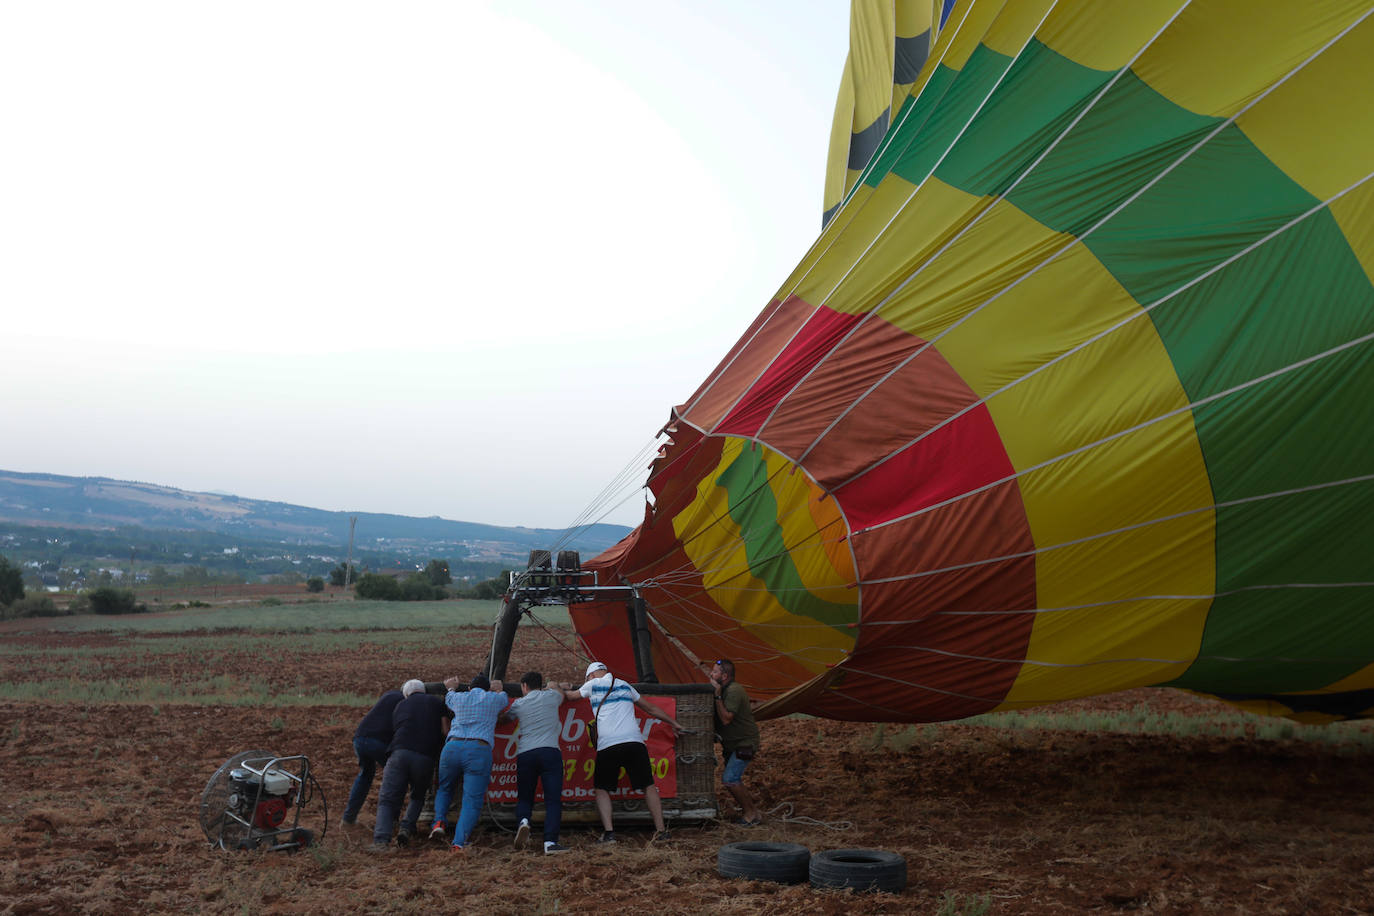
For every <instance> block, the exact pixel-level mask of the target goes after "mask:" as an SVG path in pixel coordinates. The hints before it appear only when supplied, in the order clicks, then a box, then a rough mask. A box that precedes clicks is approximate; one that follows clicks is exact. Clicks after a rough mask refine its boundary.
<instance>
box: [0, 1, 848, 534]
mask: <svg viewBox="0 0 1374 916" xmlns="http://www.w3.org/2000/svg"><path fill="white" fill-rule="evenodd" d="M848 14H849V3H848V2H846V0H814V2H803V0H747V2H746V0H690V2H673V0H652V2H646V0H595V2H593V0H585V2H569V0H507V2H499V3H498V2H479V0H467V2H464V0H448V2H425V0H405V2H391V3H383V2H371V3H362V2H348V0H328V2H298V0H272V2H254V0H236V2H234V3H225V2H220V3H211V2H195V0H168V2H145V0H121V2H109V0H98V2H69V0H42V2H34V3H5V4H0V85H3V86H4V87H5V88H4V90H3V91H2V92H0V123H2V124H3V131H4V135H5V139H4V141H3V143H0V316H2V317H0V321H3V324H2V325H0V468H3V469H5V470H16V471H37V472H49V473H55V474H68V475H76V476H99V477H113V478H116V479H121V480H138V481H144V482H148V483H157V484H165V485H168V486H174V487H179V488H183V489H189V490H216V491H223V492H229V493H234V494H237V495H239V496H244V497H250V498H255V499H270V500H280V501H283V502H289V503H297V504H301V505H308V506H314V507H318V508H322V509H333V510H346V511H362V512H394V513H400V514H404V515H421V516H425V515H440V516H443V517H444V518H450V519H460V520H464V521H476V522H487V523H491V524H498V525H526V526H529V527H553V528H557V527H563V526H565V525H567V524H569V523H571V522H573V521H574V519H577V518H579V517H580V516H581V515H583V513H584V510H587V509H588V508H589V507H590V506H592V505H593V504H594V503H595V504H598V505H599V502H598V497H599V495H600V494H601V493H602V491H603V489H604V488H605V487H607V485H608V484H610V483H611V482H612V481H613V480H615V479H616V478H617V475H619V474H620V473H621V472H622V470H624V469H625V468H626V466H627V462H629V461H630V460H631V459H633V458H634V457H635V456H636V455H637V454H638V453H639V451H640V450H641V448H643V447H644V446H645V445H647V444H648V443H649V442H650V441H651V440H652V438H653V436H654V433H655V432H656V431H657V430H658V429H659V427H660V426H662V425H663V422H664V421H665V420H666V419H667V416H668V410H669V408H670V407H671V406H672V405H674V404H676V403H680V402H682V401H683V400H685V399H686V398H687V397H688V396H689V395H690V394H691V393H692V391H693V390H694V389H695V388H696V386H697V384H698V383H699V382H700V381H701V380H702V379H703V378H704V377H705V376H706V374H707V373H708V372H709V371H710V370H711V369H712V368H713V367H714V366H715V365H716V363H717V362H718V361H719V359H720V357H721V356H722V355H723V354H724V353H725V351H726V350H727V349H728V348H729V347H730V346H731V344H733V343H734V341H735V339H736V338H737V337H738V336H739V335H740V333H741V332H742V331H743V330H744V328H745V327H746V326H747V325H748V323H749V322H750V320H751V319H752V318H753V317H754V315H755V314H756V313H757V312H758V311H759V310H760V309H761V308H762V307H763V306H764V304H766V302H767V301H768V299H769V297H770V296H771V295H772V294H773V293H774V291H775V290H776V289H777V288H778V286H780V285H781V283H782V281H783V280H784V279H785V278H786V276H787V274H788V272H789V271H790V270H791V268H792V267H793V266H794V265H795V264H796V263H797V261H798V260H800V258H801V256H802V255H803V254H804V252H805V250H806V248H807V247H808V246H809V245H810V243H811V242H812V240H813V239H814V238H815V236H816V234H817V232H818V231H819V227H820V214H821V191H822V185H823V177H824V166H825V152H826V144H827V140H828V135H829V130H830V121H831V115H832V112H833V107H834V100H835V94H836V90H837V89H838V86H839V79H840V73H841V70H842V67H843V64H844V58H845V53H846V50H847V47H848ZM629 476H630V479H631V480H632V481H633V483H635V484H639V483H642V481H643V479H644V476H645V471H644V467H643V462H640V464H639V465H637V466H636V467H635V469H634V470H633V471H631V472H630V475H629ZM642 504H643V503H642V497H641V495H640V494H639V493H638V492H635V493H634V494H633V495H632V496H631V498H630V500H629V501H628V502H627V503H624V504H622V505H621V506H620V507H619V508H618V509H616V510H613V511H612V512H611V513H610V514H609V515H608V516H606V517H605V518H604V520H605V521H610V522H618V523H622V524H631V525H632V524H636V523H637V522H638V521H639V519H640V517H641V514H642Z"/></svg>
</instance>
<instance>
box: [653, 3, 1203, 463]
mask: <svg viewBox="0 0 1374 916" xmlns="http://www.w3.org/2000/svg"><path fill="white" fill-rule="evenodd" d="M1187 5H1188V4H1187V3H1184V4H1183V6H1181V7H1179V9H1178V10H1176V11H1175V13H1174V15H1173V17H1171V19H1170V20H1169V23H1171V22H1172V21H1173V18H1176V17H1177V16H1178V15H1179V13H1180V12H1181V11H1182V10H1183V9H1184V8H1185V7H1186V6H1187ZM1047 15H1048V14H1047ZM963 22H964V20H963V19H961V20H960V22H959V25H958V26H956V29H955V33H954V35H952V36H951V41H950V44H947V45H946V46H945V51H947V50H948V48H949V47H950V46H952V43H953V37H956V36H957V33H958V30H959V28H960V27H962V25H963ZM1043 22H1044V19H1043V18H1042V20H1041V23H1043ZM1169 23H1166V24H1165V25H1164V26H1163V27H1161V29H1160V30H1159V31H1158V32H1157V33H1156V34H1155V36H1153V37H1152V38H1151V39H1150V40H1149V41H1148V42H1147V43H1146V44H1145V45H1144V46H1143V47H1142V48H1141V49H1139V50H1138V51H1137V53H1136V56H1135V57H1133V58H1132V60H1131V62H1128V64H1127V65H1126V66H1125V67H1123V68H1121V70H1119V71H1118V73H1117V74H1115V75H1114V76H1113V77H1112V79H1111V80H1110V81H1109V82H1108V83H1107V84H1106V85H1105V86H1104V87H1103V89H1102V90H1101V91H1100V92H1099V93H1098V95H1097V96H1096V97H1095V98H1094V99H1093V100H1092V102H1091V103H1089V105H1088V106H1087V108H1085V109H1084V110H1083V111H1081V112H1080V113H1079V115H1078V116H1077V117H1076V118H1075V119H1074V120H1073V122H1072V123H1070V125H1069V126H1068V127H1067V128H1066V129H1065V130H1064V131H1063V132H1062V133H1061V134H1060V136H1059V137H1058V138H1057V139H1056V140H1055V141H1054V143H1053V144H1051V146H1050V147H1049V148H1047V149H1046V150H1045V151H1044V152H1043V153H1042V155H1041V156H1040V157H1039V158H1037V159H1036V161H1035V162H1034V163H1032V164H1031V166H1030V167H1029V168H1027V169H1026V170H1025V172H1023V173H1022V175H1021V176H1020V177H1018V178H1017V179H1016V182H1015V183H1014V184H1013V185H1012V187H1015V185H1016V184H1019V183H1020V181H1021V180H1023V179H1024V178H1025V176H1026V175H1027V174H1029V173H1030V171H1031V170H1033V169H1034V168H1035V166H1036V165H1038V164H1039V163H1040V161H1042V160H1043V159H1044V158H1045V156H1047V155H1048V154H1049V152H1050V151H1051V150H1052V149H1053V148H1054V146H1055V145H1057V144H1058V143H1059V142H1060V141H1061V140H1062V139H1063V137H1064V136H1066V135H1067V134H1068V133H1069V132H1070V131H1071V130H1072V129H1073V127H1074V126H1075V125H1076V124H1077V123H1078V122H1079V121H1080V120H1081V119H1082V117H1084V116H1085V115H1086V113H1087V110H1088V108H1091V106H1092V105H1095V104H1096V102H1097V101H1098V99H1100V98H1101V97H1102V96H1103V95H1105V94H1106V92H1107V91H1108V90H1109V89H1110V88H1111V86H1112V85H1113V84H1114V83H1115V81H1116V80H1117V79H1119V78H1120V77H1121V75H1122V74H1124V73H1125V72H1126V70H1127V69H1128V68H1129V67H1130V65H1131V64H1132V63H1134V61H1135V59H1137V58H1138V57H1139V55H1140V54H1142V53H1144V51H1145V50H1146V49H1147V48H1148V47H1150V46H1151V45H1152V44H1153V43H1154V41H1155V40H1156V39H1157V38H1158V37H1159V35H1160V34H1162V33H1163V31H1164V30H1165V29H1167V27H1168V24H1169ZM1038 29H1039V25H1037V27H1036V31H1037V32H1038ZM1031 37H1034V33H1033V34H1032V36H1031ZM1029 42H1030V38H1028V39H1027V41H1026V43H1025V44H1023V45H1022V50H1023V51H1024V49H1025V47H1026V46H1027V45H1028V44H1029ZM945 51H942V54H943V53H945ZM1019 54H1020V52H1018V57H1019ZM942 59H943V58H942ZM1014 62H1015V61H1012V62H1011V63H1009V64H1008V68H1007V70H1004V71H1003V74H1002V76H1001V77H999V79H998V81H997V84H996V85H994V86H993V87H992V89H991V90H989V92H988V94H987V95H986V96H985V97H984V99H983V101H982V102H980V104H979V107H978V111H981V109H982V106H983V105H984V104H986V102H987V101H988V99H989V98H991V96H992V94H993V93H994V92H995V91H996V89H997V87H998V86H1000V84H1001V81H1002V79H1003V78H1005V76H1006V73H1007V72H1008V71H1009V70H1010V67H1011V66H1012V64H1014ZM928 85H929V83H928V82H927V84H925V85H924V86H923V87H922V92H924V90H925V88H926V87H927V86H928ZM948 90H949V86H948V85H947V86H946V87H945V89H944V90H943V91H942V93H941V98H943V97H944V93H946V92H948ZM937 102H938V99H937ZM917 107H919V106H917V105H915V104H908V105H905V106H904V110H903V112H902V114H901V115H900V116H899V123H898V128H901V127H902V124H903V123H904V122H905V120H906V118H907V117H908V116H909V115H910V114H911V112H913V111H914V110H915V109H916V108H917ZM934 107H935V106H933V105H932V106H927V120H928V118H929V112H930V111H933V110H934ZM978 111H975V112H974V114H973V115H972V116H970V118H969V120H968V121H966V122H965V124H964V126H963V127H962V128H961V129H960V131H959V134H958V136H956V137H955V140H954V142H952V143H951V144H950V146H949V147H948V148H947V149H946V151H945V153H944V154H942V156H941V159H940V161H943V159H944V156H946V155H948V153H949V151H950V150H951V149H952V148H953V146H954V145H955V144H956V143H957V141H958V139H959V137H962V136H963V134H964V132H965V131H966V130H967V129H968V127H969V126H970V125H971V124H972V121H973V118H974V117H976V115H977V113H978ZM899 132H900V130H893V131H890V132H889V134H888V136H887V138H885V141H884V143H885V146H889V145H890V144H891V143H893V142H895V138H896V136H897V135H898V133H899ZM918 133H919V131H912V132H911V133H910V134H909V135H908V137H907V141H906V146H905V147H904V151H905V150H906V149H909V148H910V144H911V143H913V142H914V141H915V138H916V135H917V134H918ZM880 153H881V150H880ZM877 158H878V156H875V157H874V159H873V160H870V163H869V166H868V167H867V168H868V169H871V168H872V164H873V162H874V161H876V160H877ZM938 165H939V162H937V163H936V164H935V166H932V168H931V171H930V173H928V174H927V176H926V179H923V180H922V182H921V183H920V185H918V187H917V189H916V190H915V191H913V192H912V194H911V195H910V196H909V197H908V198H907V200H906V201H905V202H904V203H903V204H902V208H899V210H898V212H899V213H900V212H901V209H904V208H905V207H906V205H907V204H909V203H910V202H911V200H912V198H914V196H915V194H916V192H917V191H919V189H920V186H923V185H924V183H925V181H926V180H928V179H929V177H930V175H933V174H934V171H935V169H936V168H937V167H938ZM1008 191H1010V188H1009V189H1008ZM866 203H867V202H864V203H862V204H861V207H862V206H865V205H866ZM837 216H838V214H837ZM981 217H982V214H981V213H980V214H979V217H978V219H981ZM894 219H895V217H894ZM976 221H977V220H975V222H976ZM832 222H833V221H832ZM889 225H891V223H889ZM968 228H969V227H966V228H965V229H964V230H963V231H964V232H966V231H968ZM962 234H963V233H962V232H961V233H960V235H962ZM881 235H882V233H881V232H880V233H879V234H878V237H881ZM956 238H957V236H956ZM818 241H819V240H818ZM952 241H953V240H952ZM952 241H951V244H952ZM834 242H835V240H834V239H832V241H831V247H833V244H834ZM875 242H876V238H875ZM870 247H871V246H870ZM945 247H946V248H947V247H948V245H946V246H945ZM813 250H814V245H813ZM828 250H829V247H828V248H827V251H828ZM941 250H942V251H943V250H944V249H943V248H942V249H941ZM937 254H938V252H937ZM861 259H862V253H861V254H860V255H859V257H858V258H856V259H855V262H854V263H855V264H857V263H858V261H859V260H861ZM930 260H934V256H932V258H931V259H930ZM817 263H818V262H817ZM929 263H930V261H929V260H928V261H927V262H926V264H929ZM925 266H926V265H924V264H923V265H922V267H921V268H918V270H917V271H916V273H919V272H920V270H921V269H923V268H924V267H925ZM814 267H815V264H813V267H812V268H809V269H808V274H806V275H809V271H810V269H814ZM851 270H852V267H851ZM806 275H803V277H802V278H801V279H799V280H798V284H797V285H794V287H793V291H795V289H796V288H798V287H799V285H800V282H801V281H802V280H804V279H805V276H806ZM846 275H848V272H846ZM914 276H915V274H912V275H911V276H910V277H908V278H907V280H906V281H905V282H904V285H905V283H909V282H910V281H911V279H913V278H914ZM836 288H838V284H837V286H836ZM833 292H834V290H832V293H833ZM789 295H790V294H789ZM893 295H895V293H894V294H893ZM786 298H787V297H786V296H785V295H784V296H780V297H779V303H781V301H783V300H785V299H786ZM890 299H891V297H890V296H889V298H888V299H886V300H884V302H882V303H879V305H878V306H877V307H876V308H875V310H874V312H870V313H869V314H868V315H865V317H864V318H863V319H861V321H860V324H862V323H863V322H864V321H867V320H868V319H869V318H871V317H872V315H873V314H874V313H875V312H876V310H877V309H880V308H881V307H882V306H883V305H884V304H886V302H887V301H890ZM818 308H819V307H817V310H818ZM777 309H778V306H777V305H775V306H773V312H772V314H770V315H769V316H768V317H767V318H765V319H764V322H763V324H767V322H768V321H769V320H771V318H772V317H773V315H775V314H776V312H777ZM761 327H762V326H760V329H759V330H761ZM757 333H758V331H756V332H755V336H757ZM850 333H853V330H851V332H850ZM794 336H795V335H794ZM847 336H848V335H846V339H847ZM751 340H752V338H751ZM840 343H841V344H842V343H843V340H842V341H841V342H840ZM838 346H839V344H837V345H836V347H835V348H832V350H831V351H830V352H831V354H833V353H834V352H835V349H838ZM747 348H748V347H747V342H746V344H745V345H743V346H741V347H740V348H739V350H738V351H737V355H738V352H743V351H744V350H745V349H747ZM785 348H786V346H785V345H784V347H783V349H784V350H785ZM781 352H782V351H780V352H779V356H780V355H781ZM829 355H830V354H827V356H829ZM776 359H777V357H775V358H774V360H773V361H772V362H770V364H769V365H770V366H771V365H772V363H773V362H776ZM822 361H823V360H822ZM729 365H730V363H726V364H725V365H724V366H723V367H722V368H721V370H720V371H719V372H718V373H717V376H716V378H715V379H713V380H711V381H710V382H709V383H708V384H707V385H705V386H704V387H703V389H702V390H701V392H700V393H699V394H698V395H697V397H696V398H695V399H694V400H693V402H692V406H694V405H695V404H696V403H698V402H699V401H700V400H701V397H703V396H704V395H705V393H706V392H707V391H708V390H709V389H710V388H711V387H712V386H714V384H715V383H716V382H717V381H719V379H720V377H721V375H722V374H723V373H724V371H725V370H726V369H728V366H729ZM817 366H819V363H818V364H817ZM764 371H767V370H766V369H765V370H764ZM812 371H814V367H813V370H812ZM808 375H809V373H808ZM804 380H805V379H803V380H802V381H804ZM756 382H757V379H756ZM799 384H800V382H798V385H799ZM879 384H881V382H879ZM751 387H752V386H751ZM875 387H876V386H875ZM747 390H748V389H747V388H746V389H745V391H746V392H747ZM792 390H793V391H795V386H794V388H793V389H792ZM870 390H871V389H870ZM789 394H790V392H789ZM741 397H742V396H741ZM735 403H736V404H737V403H738V399H737V400H736V402H735ZM856 403H857V402H856ZM779 404H781V401H780V402H779ZM690 409H691V407H690V406H689V407H688V408H687V410H686V411H684V412H690ZM776 409H777V407H776V405H775V408H774V412H776ZM851 409H852V408H851ZM724 415H728V411H726V412H725V413H724V414H723V416H724ZM772 416H773V414H772V413H770V414H769V417H768V418H767V419H766V420H765V421H764V422H765V424H766V423H767V422H768V420H771V419H772ZM683 422H686V421H685V420H683ZM833 425H834V424H833V423H832V424H831V426H832V427H833ZM705 434H706V433H705V431H704V430H703V435H705ZM824 434H825V433H824V432H823V433H822V436H824ZM816 441H819V438H818V439H817V440H816ZM814 445H815V442H813V443H812V446H811V447H814ZM809 451H810V448H808V450H807V452H808V453H809ZM684 457H685V456H684ZM804 457H805V455H803V456H802V458H804ZM677 460H678V459H674V460H673V461H671V462H670V465H671V464H673V463H676V461H677ZM797 460H798V461H800V460H801V459H800V458H799V459H797ZM666 469H667V468H666V467H665V468H664V469H662V470H666ZM770 479H771V478H770Z"/></svg>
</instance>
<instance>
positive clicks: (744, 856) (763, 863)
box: [716, 840, 811, 884]
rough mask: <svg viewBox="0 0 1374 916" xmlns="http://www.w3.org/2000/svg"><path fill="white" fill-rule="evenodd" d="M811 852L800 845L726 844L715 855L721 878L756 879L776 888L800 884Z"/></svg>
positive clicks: (805, 874) (755, 842)
mask: <svg viewBox="0 0 1374 916" xmlns="http://www.w3.org/2000/svg"><path fill="white" fill-rule="evenodd" d="M810 861H811V850H809V849H807V848H806V847H805V846H802V845H801V844H800V843H763V842H757V841H748V840H746V841H744V842H740V843H727V844H725V845H724V846H722V847H720V852H718V853H717V854H716V873H717V874H719V875H720V876H721V877H722V878H757V879H759V880H761V881H776V882H777V883H779V884H801V883H802V882H803V881H805V880H806V877H807V866H808V865H809V863H810Z"/></svg>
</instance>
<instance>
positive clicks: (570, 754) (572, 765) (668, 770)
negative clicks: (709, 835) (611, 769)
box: [487, 697, 677, 804]
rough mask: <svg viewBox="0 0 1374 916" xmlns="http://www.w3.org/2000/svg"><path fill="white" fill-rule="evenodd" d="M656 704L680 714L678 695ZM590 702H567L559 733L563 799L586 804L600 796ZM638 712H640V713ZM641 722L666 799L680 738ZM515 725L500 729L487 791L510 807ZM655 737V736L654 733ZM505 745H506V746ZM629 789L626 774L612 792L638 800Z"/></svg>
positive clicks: (673, 790) (672, 788) (673, 783)
mask: <svg viewBox="0 0 1374 916" xmlns="http://www.w3.org/2000/svg"><path fill="white" fill-rule="evenodd" d="M654 699H655V701H656V702H657V703H658V705H659V706H660V707H662V708H663V711H664V712H666V713H667V714H668V715H670V716H671V715H675V714H676V709H677V701H676V699H675V698H673V697H655V698H654ZM591 712H592V708H591V704H590V703H589V702H588V701H587V700H581V701H579V702H577V703H570V704H568V706H567V708H566V709H565V710H564V712H563V722H562V729H561V731H560V734H559V738H560V742H559V743H560V744H561V747H560V748H559V752H560V754H561V756H562V758H563V766H564V773H563V798H564V799H566V800H568V801H573V800H578V801H586V800H589V799H592V798H595V797H596V792H595V791H594V790H593V788H592V777H593V774H594V773H595V771H596V751H595V750H593V749H592V748H590V747H588V746H587V743H586V741H585V740H584V739H585V736H586V732H587V724H586V720H587V719H589V718H591ZM636 712H638V710H636ZM635 719H636V724H637V725H638V727H639V732H640V734H641V735H642V736H643V737H644V742H645V744H646V745H648V751H649V765H650V766H651V767H652V768H653V772H654V781H655V783H656V784H657V786H658V791H659V794H660V795H661V796H662V797H663V798H673V797H675V796H676V795H677V750H676V744H677V740H676V738H675V737H674V735H673V733H672V730H671V729H662V728H661V729H659V730H658V731H654V730H653V727H654V724H655V723H656V722H657V721H658V720H657V719H651V718H648V717H644V718H642V719H641V718H640V716H639V715H636V716H635ZM515 730H516V727H515V726H514V725H512V723H509V722H506V723H502V724H501V725H498V726H497V727H496V736H495V737H496V747H495V748H493V753H492V762H493V766H492V773H491V775H492V778H491V783H490V786H489V788H488V790H487V793H488V794H487V799H488V801H491V802H495V803H498V804H499V803H509V802H513V801H515V800H516V794H517V793H516V784H517V782H518V779H517V775H516V771H517V762H516V760H515V756H516V754H515V749H516V744H515V735H514V732H515ZM651 733H652V735H651ZM503 743H504V746H502V745H503ZM535 791H536V796H535V797H536V798H542V797H543V788H542V785H536V789H535ZM639 794H640V793H638V792H635V791H634V790H632V789H631V788H630V786H629V782H628V777H626V776H625V773H624V770H622V771H621V778H620V786H619V788H617V789H616V790H615V791H614V792H612V793H611V798H613V799H620V798H633V797H637V796H639Z"/></svg>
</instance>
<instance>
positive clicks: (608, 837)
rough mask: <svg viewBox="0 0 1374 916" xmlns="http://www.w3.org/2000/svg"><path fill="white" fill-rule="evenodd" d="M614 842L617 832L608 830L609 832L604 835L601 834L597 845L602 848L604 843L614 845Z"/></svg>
mask: <svg viewBox="0 0 1374 916" xmlns="http://www.w3.org/2000/svg"><path fill="white" fill-rule="evenodd" d="M614 842H615V831H614V830H607V831H605V832H603V833H602V834H601V836H600V837H598V838H597V841H596V845H598V846H600V845H602V844H604V843H614Z"/></svg>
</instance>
